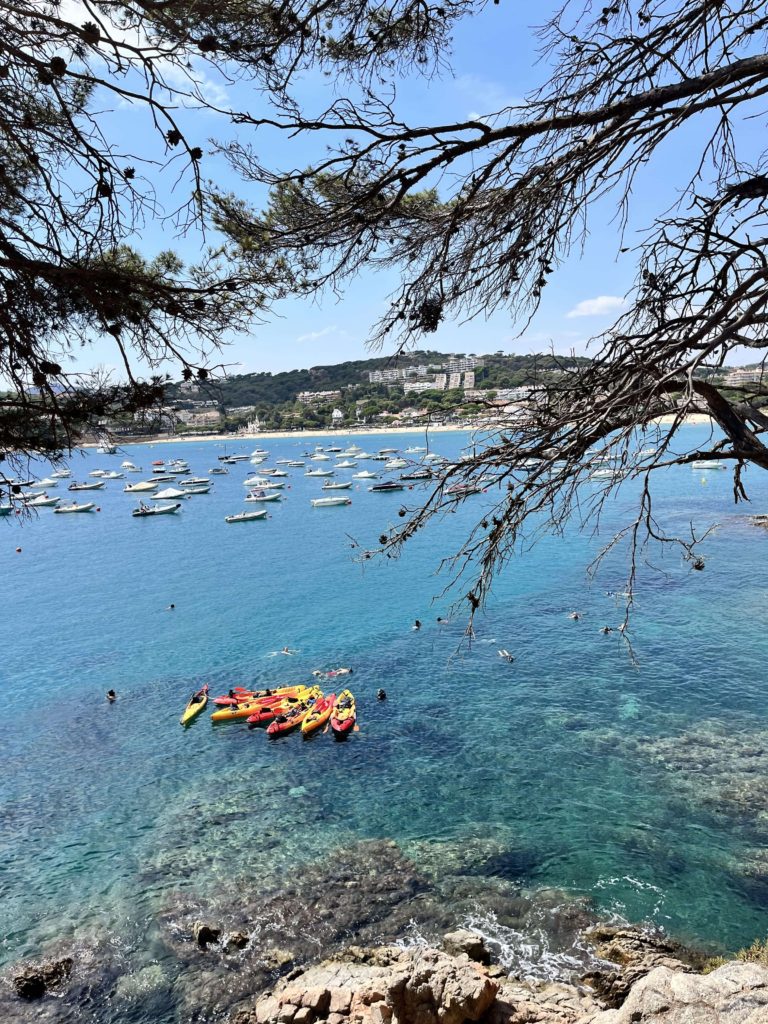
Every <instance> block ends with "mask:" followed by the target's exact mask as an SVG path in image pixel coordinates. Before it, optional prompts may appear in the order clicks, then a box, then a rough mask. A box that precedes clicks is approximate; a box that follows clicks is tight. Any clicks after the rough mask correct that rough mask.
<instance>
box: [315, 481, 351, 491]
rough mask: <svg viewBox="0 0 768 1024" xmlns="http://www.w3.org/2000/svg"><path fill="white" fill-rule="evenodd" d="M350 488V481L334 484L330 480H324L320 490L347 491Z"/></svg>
mask: <svg viewBox="0 0 768 1024" xmlns="http://www.w3.org/2000/svg"><path fill="white" fill-rule="evenodd" d="M351 486H352V481H351V480H347V482H346V483H334V482H333V481H332V480H326V482H325V483H324V484H323V486H322V488H321V490H323V491H348V490H349V489H350V487H351Z"/></svg>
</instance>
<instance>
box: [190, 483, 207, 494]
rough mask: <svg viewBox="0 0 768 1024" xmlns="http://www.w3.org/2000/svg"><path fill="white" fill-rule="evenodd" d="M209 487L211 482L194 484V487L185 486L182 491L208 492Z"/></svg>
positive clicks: (193, 492)
mask: <svg viewBox="0 0 768 1024" xmlns="http://www.w3.org/2000/svg"><path fill="white" fill-rule="evenodd" d="M210 489H211V484H210V483H207V484H195V486H194V487H187V488H186V489H185V491H184V493H185V494H208V492H209V491H210Z"/></svg>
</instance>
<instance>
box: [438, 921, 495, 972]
mask: <svg viewBox="0 0 768 1024" xmlns="http://www.w3.org/2000/svg"><path fill="white" fill-rule="evenodd" d="M443 949H444V950H445V951H446V953H451V954H452V955H453V956H458V955H459V954H460V953H466V954H467V956H468V957H469V959H470V960H475V961H476V962H477V963H479V964H489V963H490V962H491V954H490V953H489V952H488V950H487V949H486V948H485V942H484V941H483V937H482V935H478V934H477V933H476V932H471V931H470V930H469V929H468V928H459V929H457V931H455V932H448V934H447V935H444V936H443Z"/></svg>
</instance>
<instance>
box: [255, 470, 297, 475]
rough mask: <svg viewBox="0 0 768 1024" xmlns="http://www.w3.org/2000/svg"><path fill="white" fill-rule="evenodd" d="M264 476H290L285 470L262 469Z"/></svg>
mask: <svg viewBox="0 0 768 1024" xmlns="http://www.w3.org/2000/svg"><path fill="white" fill-rule="evenodd" d="M261 472H262V473H263V474H264V476H289V475H290V474H288V473H286V472H285V470H284V469H262V471H261Z"/></svg>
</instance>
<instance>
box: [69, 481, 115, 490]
mask: <svg viewBox="0 0 768 1024" xmlns="http://www.w3.org/2000/svg"><path fill="white" fill-rule="evenodd" d="M106 486H107V485H106V484H105V483H104V481H103V480H96V481H94V482H93V483H92V484H77V483H72V484H70V485H69V487H67V490H68V491H100V490H101V489H102V488H103V487H106Z"/></svg>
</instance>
